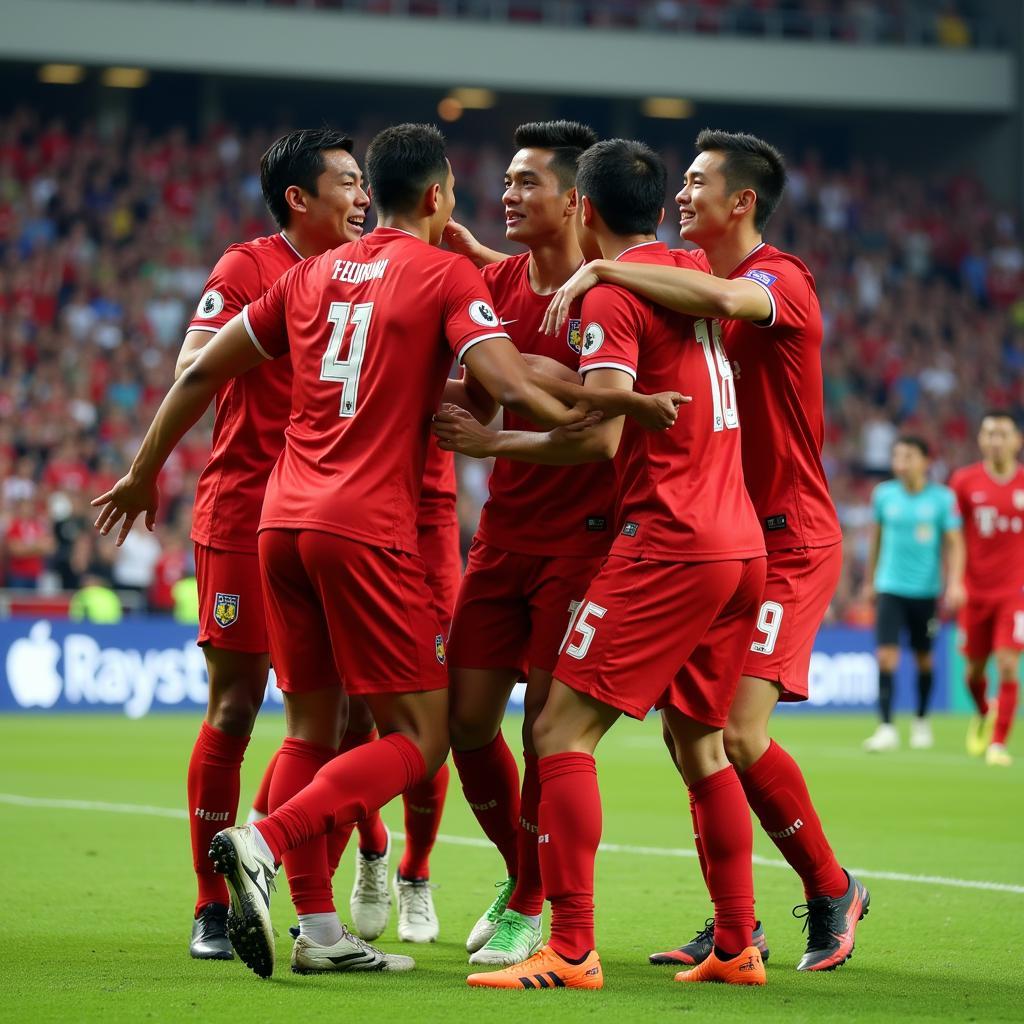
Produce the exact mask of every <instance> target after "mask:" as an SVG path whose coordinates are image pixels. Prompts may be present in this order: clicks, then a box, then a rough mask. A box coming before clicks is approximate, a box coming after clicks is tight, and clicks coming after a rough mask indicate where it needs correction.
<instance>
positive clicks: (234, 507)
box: [176, 128, 461, 959]
mask: <svg viewBox="0 0 1024 1024" xmlns="http://www.w3.org/2000/svg"><path fill="white" fill-rule="evenodd" d="M351 148H352V140H351V139H349V138H348V137H347V136H345V135H343V134H342V133H340V132H337V131H334V130H333V129H329V128H320V129H306V130H300V131H295V132H290V133H289V134H287V135H285V136H282V137H281V138H280V139H278V140H277V141H276V142H275V143H274V144H273V145H272V146H271V147H270V148H269V149H268V150H267V152H266V153H265V154H264V155H263V158H262V160H261V161H260V179H261V185H262V188H263V194H264V197H265V199H266V203H267V207H268V209H269V210H270V212H271V214H272V215H273V217H274V219H275V220H276V221H277V223H278V225H279V226H280V228H281V230H280V232H278V233H277V234H275V235H270V236H267V237H266V238H257V239H253V240H252V241H249V242H244V243H241V244H239V245H232V246H230V247H229V248H228V249H227V251H226V252H225V253H224V255H223V256H222V257H221V259H220V260H219V261H218V263H217V265H216V266H215V267H214V269H213V271H212V273H211V275H210V278H209V280H208V281H207V284H206V287H205V288H204V294H203V296H202V298H201V299H200V301H199V306H198V308H197V310H196V313H195V316H194V317H193V319H192V321H191V323H190V325H189V329H188V333H187V334H186V336H185V340H184V343H183V345H182V349H181V353H180V355H179V357H178V365H177V367H176V376H180V375H181V374H182V373H183V372H184V371H185V370H186V369H187V368H188V367H189V366H190V365H191V364H192V363H193V362H194V361H195V360H196V358H197V357H198V355H199V352H200V351H201V350H202V347H203V346H204V345H205V344H206V343H207V342H208V341H209V340H210V338H211V337H212V336H213V334H215V333H216V332H217V331H218V330H219V329H220V328H221V327H222V326H224V324H226V323H227V322H228V321H229V320H230V319H231V318H232V317H234V316H235V315H237V314H238V313H239V312H240V311H241V309H242V307H243V306H244V305H245V304H246V303H247V302H251V301H252V300H254V299H257V298H259V296H260V295H262V294H263V293H264V292H265V291H266V290H267V289H268V288H269V287H270V285H271V284H273V282H274V281H276V280H277V278H279V277H280V276H281V275H282V274H283V273H284V272H285V271H286V270H288V269H290V268H291V267H293V266H294V265H295V264H296V263H298V262H300V261H301V260H302V259H303V258H305V257H306V256H313V255H318V254H319V253H321V252H324V251H326V250H327V249H331V248H334V247H335V246H337V245H340V244H342V243H343V242H346V241H354V240H355V239H357V238H358V237H360V235H361V234H362V224H363V221H364V219H365V211H366V207H367V204H368V200H367V198H366V196H365V194H363V193H362V192H361V190H359V189H358V188H357V187H356V178H355V177H354V175H355V174H356V172H358V166H357V165H356V163H355V160H354V159H353V158H352V155H351ZM290 409H291V375H290V364H289V362H288V360H287V359H282V360H280V361H278V362H277V363H275V364H274V365H273V366H270V365H267V366H264V367H260V368H257V369H255V370H253V371H252V372H251V373H248V374H245V375H244V376H242V377H239V378H236V379H235V380H232V381H230V382H229V383H227V384H226V385H225V386H224V387H223V388H222V389H221V391H220V392H219V394H218V396H217V405H216V410H217V411H216V419H215V422H214V431H213V451H212V453H211V456H210V459H209V462H208V464H207V466H206V468H205V469H204V471H203V474H202V476H201V478H200V481H199V485H198V487H197V490H196V501H195V510H194V513H193V525H192V539H193V541H194V542H195V545H196V547H195V560H196V575H197V584H198V589H199V602H200V629H199V643H200V645H201V646H202V648H203V652H204V655H205V657H206V663H207V670H208V675H209V679H210V695H209V706H208V709H207V715H206V720H205V721H204V723H203V725H202V727H201V729H200V733H199V737H198V739H197V741H196V744H195V747H194V748H193V752H192V757H191V759H190V761H189V771H188V799H189V821H190V826H191V839H192V858H193V864H194V866H195V871H196V878H197V881H198V888H199V893H198V898H197V902H196V909H195V919H194V922H193V927H192V937H191V941H190V952H191V954H192V956H193V957H196V958H198V959H230V958H232V956H233V954H232V952H231V944H230V942H229V941H228V937H227V928H226V918H227V903H228V893H227V887H226V885H225V883H224V880H223V878H221V876H220V875H218V874H217V873H216V872H215V871H214V870H213V867H212V865H211V863H210V859H209V857H208V856H207V852H208V851H209V848H210V840H211V839H212V838H213V836H214V835H216V833H217V832H219V831H220V829H221V828H222V827H223V825H224V822H231V823H234V821H235V818H236V814H237V809H238V790H239V773H240V767H241V761H242V756H243V754H244V751H245V748H246V745H247V743H248V738H249V735H250V734H251V732H252V727H253V723H254V721H255V717H256V713H257V711H258V710H259V707H260V705H261V703H262V700H263V695H264V692H265V690H266V685H267V669H268V661H269V657H268V654H267V652H268V650H269V644H268V640H267V629H266V621H265V616H264V612H263V594H262V592H261V589H260V583H259V566H258V560H257V556H256V524H257V523H258V522H259V511H260V508H261V506H262V504H263V494H264V492H265V489H266V482H267V477H268V476H269V474H270V470H271V468H272V467H273V464H274V462H275V460H276V459H277V456H278V455H279V454H280V452H281V449H282V448H283V446H284V430H285V427H286V426H287V424H288V415H289V411H290ZM454 476H455V467H454V462H453V460H452V457H451V456H450V455H448V454H446V453H444V452H441V451H439V450H436V449H435V450H433V451H432V452H431V453H430V456H429V457H428V459H427V465H426V472H425V474H424V482H423V491H422V494H421V500H420V507H419V516H418V540H419V544H420V553H421V555H422V557H423V559H424V562H425V563H426V566H427V573H428V580H429V583H430V588H431V595H432V596H433V598H434V600H435V603H436V604H437V606H438V608H437V610H438V617H439V618H440V619H441V621H442V624H443V625H444V627H445V632H446V634H447V627H448V624H449V623H450V621H451V613H452V608H453V607H454V602H455V591H456V589H457V587H458V579H459V576H460V574H461V558H460V554H459V546H458V522H457V518H456V514H455V480H454ZM349 712H350V715H349V718H350V722H349V724H350V728H348V730H347V731H346V729H345V722H344V721H342V722H341V723H339V728H340V730H341V732H342V733H344V741H343V744H342V745H343V747H344V748H345V749H349V748H352V747H354V746H358V745H359V744H360V743H362V742H368V741H369V739H371V738H372V735H373V733H372V730H373V720H372V718H371V717H370V713H369V709H368V708H367V707H366V705H365V702H364V701H362V700H359V699H355V700H353V701H352V702H351V704H350V708H349ZM342 717H343V718H344V715H343V716H342ZM276 762H277V757H276V755H275V757H274V758H273V759H272V760H271V762H270V764H269V765H268V767H267V771H266V772H265V775H264V780H263V783H262V784H261V786H260V790H261V793H262V794H263V795H262V796H261V797H259V798H258V801H257V802H258V803H259V804H260V810H261V811H262V813H263V814H266V813H267V811H268V810H269V804H270V796H269V792H270V782H271V780H272V773H273V769H274V768H275V767H276ZM447 780H448V769H447V766H445V765H442V767H441V769H440V770H439V771H438V773H437V774H436V775H435V776H434V777H433V778H431V779H427V780H425V781H424V782H423V783H421V784H420V785H419V786H417V787H415V789H414V790H412V791H410V793H409V794H406V798H405V804H406V820H407V822H408V826H407V840H406V847H405V857H404V859H403V864H402V868H404V869H405V874H404V875H403V872H402V870H401V869H400V872H399V874H400V875H402V881H403V882H404V884H401V883H400V886H398V889H399V892H400V893H402V894H403V895H405V896H406V900H405V901H404V902H406V903H409V902H412V903H413V904H414V905H415V906H416V907H418V908H419V909H421V910H422V913H421V914H420V915H419V916H420V917H422V918H423V919H424V920H423V921H422V922H420V921H419V920H417V921H416V922H414V925H413V930H414V931H415V930H416V928H417V926H418V928H419V931H423V929H424V927H426V929H427V931H428V933H432V934H433V937H436V929H437V920H436V914H434V911H433V903H432V899H431V897H430V886H429V884H428V882H427V877H428V875H429V867H428V863H427V857H428V856H429V852H430V849H431V847H432V845H433V839H434V837H435V836H436V834H437V829H438V825H439V822H440V814H441V809H442V808H443V806H444V797H445V792H446V790H447ZM257 816H258V815H257ZM358 828H359V832H360V843H359V852H358V856H357V860H356V883H355V886H354V887H353V893H352V900H351V904H350V905H351V910H352V918H353V923H354V924H355V926H356V929H357V931H358V932H359V934H360V935H362V936H363V938H368V939H374V938H376V937H377V936H378V935H380V934H381V932H383V930H384V928H385V926H386V924H387V919H388V914H389V911H390V905H391V897H390V893H389V889H388V877H387V875H388V857H387V854H388V852H389V847H390V837H389V835H388V832H387V829H386V828H385V827H384V824H383V822H382V821H381V819H380V815H379V814H377V813H374V814H372V815H370V816H369V818H368V819H365V820H362V821H360V822H359V823H358ZM348 835H349V833H348V832H345V831H344V830H337V831H335V832H334V833H332V835H331V840H330V858H331V862H332V864H337V862H338V860H340V858H341V855H342V852H343V851H344V848H345V845H346V843H347V840H348ZM409 865H412V867H411V868H410V867H409ZM406 878H407V879H409V881H405V879H406ZM411 886H414V887H415V889H416V893H415V894H412V893H408V892H406V890H409V889H410V887H411ZM410 896H412V897H413V898H412V900H410V899H409V897H410ZM400 902H401V901H400ZM402 937H406V936H402ZM430 937H431V934H428V935H427V938H428V939H429V938H430Z"/></svg>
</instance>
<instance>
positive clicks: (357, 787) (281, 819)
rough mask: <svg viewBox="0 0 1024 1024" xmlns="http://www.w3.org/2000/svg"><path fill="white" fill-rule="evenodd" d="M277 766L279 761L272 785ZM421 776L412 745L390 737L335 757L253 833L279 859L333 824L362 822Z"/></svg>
mask: <svg viewBox="0 0 1024 1024" xmlns="http://www.w3.org/2000/svg"><path fill="white" fill-rule="evenodd" d="M332 753H333V751H332ZM280 766H281V762H280V761H279V762H278V768H277V771H275V772H274V779H275V783H276V780H277V776H278V774H279V773H280V771H281V767H280ZM425 772H426V765H425V764H424V761H423V755H422V754H421V753H420V750H419V748H418V747H417V746H416V744H415V743H413V742H412V741H411V740H410V739H408V738H407V737H405V736H402V735H401V734H399V733H392V734H391V735H390V736H385V737H384V738H383V739H381V740H376V741H374V742H373V743H367V744H366V745H365V746H363V747H359V748H358V749H356V750H350V751H349V752H348V753H345V754H338V755H337V757H334V758H333V760H331V761H328V763H327V764H325V765H324V766H323V768H321V769H320V771H319V772H317V774H316V777H315V778H314V779H313V781H312V782H311V783H310V784H309V785H308V786H306V788H305V789H303V790H302V792H301V793H298V794H297V795H296V796H294V797H292V799H291V800H289V801H288V802H287V803H286V804H284V805H283V806H281V807H278V808H277V810H275V811H273V812H272V813H271V814H270V816H269V817H268V818H264V819H263V820H262V821H258V822H257V823H256V825H255V828H257V829H258V830H259V833H260V835H262V836H263V838H264V839H265V840H266V843H267V845H268V846H269V847H270V851H271V853H273V855H274V857H275V858H276V859H278V860H280V859H281V854H282V853H284V852H285V851H286V850H293V849H295V847H297V846H300V845H301V844H302V843H304V842H307V841H308V840H310V839H313V838H314V837H316V836H322V835H324V834H325V833H327V832H329V831H330V830H331V829H333V828H335V827H336V826H337V825H345V824H348V823H349V822H355V821H358V820H359V819H360V818H365V817H366V816H367V814H369V813H370V812H371V811H375V810H377V809H379V808H381V807H383V806H384V804H386V803H387V802H388V801H389V800H392V799H394V797H396V796H398V794H399V793H402V792H404V791H405V790H406V789H408V788H409V787H410V786H412V785H414V784H415V783H417V782H419V781H420V779H422V778H423V775H424V773H425ZM325 863H326V854H325Z"/></svg>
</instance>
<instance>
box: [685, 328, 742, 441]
mask: <svg viewBox="0 0 1024 1024" xmlns="http://www.w3.org/2000/svg"><path fill="white" fill-rule="evenodd" d="M693 329H694V333H695V334H696V335H697V344H698V345H700V346H701V348H703V349H704V361H705V362H706V363H707V364H708V376H709V377H710V378H711V402H712V404H713V406H714V411H715V431H716V432H717V431H719V430H725V429H726V428H728V429H729V430H735V429H736V428H737V427H738V426H739V425H740V418H739V416H738V415H737V413H736V382H735V381H734V380H733V376H732V363H730V362H729V359H728V357H727V356H726V354H725V349H724V348H722V327H721V325H720V324H719V322H718V321H717V320H712V321H711V333H710V334H709V333H708V322H707V320H698V321H697V322H696V323H695V324H694V328H693Z"/></svg>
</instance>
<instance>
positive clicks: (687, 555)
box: [580, 242, 765, 562]
mask: <svg viewBox="0 0 1024 1024" xmlns="http://www.w3.org/2000/svg"><path fill="white" fill-rule="evenodd" d="M618 259H620V260H623V261H628V262H631V263H650V264H655V265H659V266H672V265H673V264H674V263H675V262H676V261H675V258H674V257H673V255H672V253H670V252H669V250H668V249H667V248H666V247H665V246H664V245H663V244H662V243H661V242H646V243H643V244H641V245H635V246H633V247H632V248H630V249H627V250H626V251H625V252H623V253H621V254H620V255H619V257H618ZM583 324H584V327H583V345H582V347H583V355H582V357H581V359H580V369H581V370H582V371H586V370H596V369H598V368H605V367H607V368H611V369H616V370H624V371H626V372H627V373H629V374H630V375H631V376H632V377H633V378H634V379H635V380H636V388H637V390H638V391H641V392H644V393H646V394H654V393H656V392H658V391H670V390H676V391H681V392H682V393H683V394H685V395H691V396H692V397H693V401H692V402H691V403H690V404H688V405H684V406H683V407H682V408H681V409H680V410H679V419H678V420H677V421H676V424H675V426H673V427H671V428H670V429H669V430H663V431H648V430H644V429H643V428H642V427H640V426H638V425H637V424H636V423H634V422H633V421H632V420H627V421H626V424H625V426H624V427H623V431H622V442H621V444H620V449H619V459H620V463H619V488H620V498H619V514H618V526H619V535H618V537H617V538H616V540H615V543H614V544H613V545H612V553H613V554H617V555H626V556H628V557H634V558H637V557H639V558H648V559H653V560H658V561H667V562H709V561H720V560H725V559H742V558H756V557H758V556H762V555H764V553H765V549H764V538H763V536H762V534H761V529H760V527H759V526H758V522H757V516H756V514H755V512H754V507H753V505H752V504H751V502H750V496H749V495H748V494H747V489H746V487H744V485H743V464H742V455H741V452H740V429H739V417H738V416H737V413H736V392H735V389H734V388H733V380H732V369H731V367H730V365H729V360H728V359H726V357H725V351H724V350H723V348H722V344H721V340H720V338H719V336H718V334H717V332H715V331H714V330H713V329H712V328H713V321H708V320H705V319H699V320H698V319H694V318H693V317H689V316H683V315H682V314H680V313H673V312H671V311H670V310H667V309H665V308H664V307H661V306H654V305H652V304H650V303H648V302H645V301H644V300H643V299H641V298H639V297H638V296H636V295H634V294H633V293H632V292H629V291H626V290H625V289H624V288H618V287H614V286H611V285H598V287H596V288H594V289H592V290H591V291H589V292H588V293H587V295H586V296H585V297H584V299H583ZM680 345H682V347H681V348H680Z"/></svg>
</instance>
